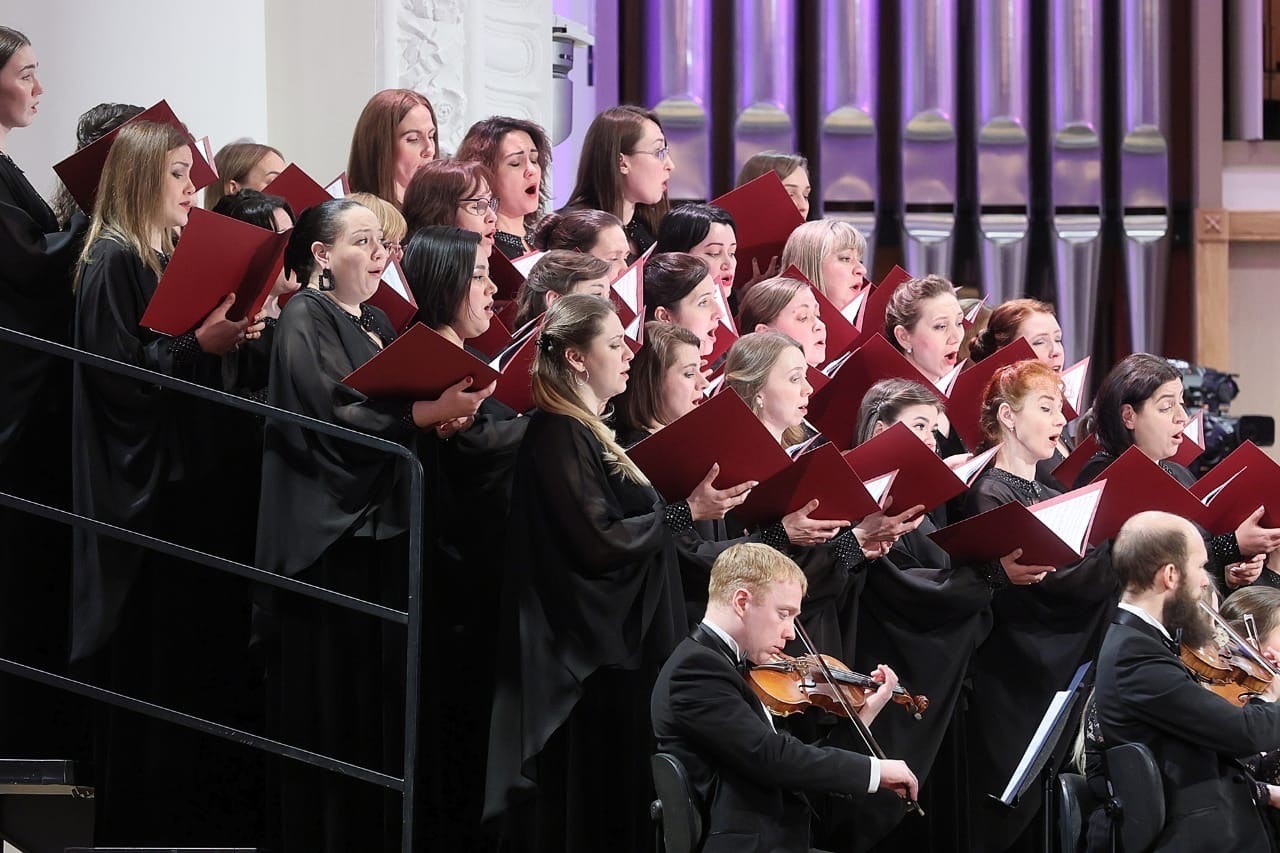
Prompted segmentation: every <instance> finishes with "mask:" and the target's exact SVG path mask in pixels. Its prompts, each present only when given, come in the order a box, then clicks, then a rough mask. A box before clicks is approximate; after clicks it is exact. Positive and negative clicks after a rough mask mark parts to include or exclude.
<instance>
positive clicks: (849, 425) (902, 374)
mask: <svg viewBox="0 0 1280 853" xmlns="http://www.w3.org/2000/svg"><path fill="white" fill-rule="evenodd" d="M893 378H896V379H910V380H912V381H913V382H919V383H920V384H921V385H923V386H925V387H926V388H933V383H932V382H930V381H929V380H928V379H927V378H926V377H925V375H924V374H923V373H921V372H920V371H919V370H918V369H916V366H915V365H914V364H912V363H911V362H910V361H908V360H907V357H906V356H904V355H903V354H902V353H900V352H898V351H897V350H896V349H894V348H893V345H892V344H890V343H889V342H888V341H886V340H885V339H884V336H883V335H872V336H871V337H870V338H868V339H867V341H866V343H864V344H863V345H862V346H860V347H858V349H856V350H854V351H853V353H852V354H851V355H850V356H849V358H848V359H846V360H845V362H844V364H842V365H841V366H840V369H839V370H837V371H836V372H835V375H834V376H832V377H831V379H830V381H829V382H826V383H825V384H824V385H823V387H822V388H820V389H817V390H815V391H814V393H813V397H811V398H810V399H809V421H810V423H812V424H813V425H814V426H815V427H817V428H818V429H819V430H821V432H822V434H823V435H825V436H826V437H827V438H829V439H831V442H832V443H833V444H835V445H836V447H837V448H838V449H840V450H848V449H849V448H850V447H852V446H853V430H854V428H855V427H856V426H857V422H858V409H859V407H861V406H862V398H863V397H864V396H866V393H867V391H868V390H869V389H870V388H871V386H872V385H874V384H876V383H877V382H879V381H880V380H881V379H893ZM811 384H812V383H811ZM938 396H939V398H941V396H942V395H941V394H939V395H938Z"/></svg>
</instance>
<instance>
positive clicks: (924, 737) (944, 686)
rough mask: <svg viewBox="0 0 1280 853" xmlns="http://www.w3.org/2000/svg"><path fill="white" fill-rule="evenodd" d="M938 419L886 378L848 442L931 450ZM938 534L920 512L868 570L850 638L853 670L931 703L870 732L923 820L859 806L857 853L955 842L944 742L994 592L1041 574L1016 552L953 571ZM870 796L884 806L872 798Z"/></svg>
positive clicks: (936, 408) (933, 403)
mask: <svg viewBox="0 0 1280 853" xmlns="http://www.w3.org/2000/svg"><path fill="white" fill-rule="evenodd" d="M941 413H942V402H941V400H940V399H939V398H938V396H937V394H936V393H935V392H933V391H932V390H930V389H928V388H926V387H925V386H923V385H920V384H919V383H916V382H912V381H910V380H905V379H884V380H881V381H880V382H877V383H876V384H875V385H873V386H871V388H870V389H868V391H867V394H866V396H865V397H864V398H863V401H862V406H861V407H860V409H859V412H858V421H857V428H856V430H855V434H854V441H855V443H856V444H862V443H863V442H865V441H867V440H869V439H871V438H872V437H873V436H875V435H878V434H879V433H881V432H883V431H884V430H886V429H888V428H889V427H891V426H893V425H894V424H896V423H898V422H902V423H904V424H905V425H906V426H907V427H908V428H910V429H911V430H912V431H913V432H915V433H916V434H917V435H918V436H919V437H920V440H921V441H923V442H924V443H925V444H926V445H927V446H928V447H929V448H930V449H931V450H933V451H934V452H936V451H937V443H936V439H935V433H934V427H935V425H936V423H937V419H938V416H939V414H941ZM937 529H938V528H937V526H936V524H935V521H934V519H933V517H932V516H931V515H930V514H926V515H925V516H924V517H923V518H922V519H921V523H920V526H919V527H918V528H916V529H915V530H911V531H908V532H906V533H904V534H903V535H902V537H901V538H900V539H898V541H897V542H895V543H894V545H893V547H892V548H891V549H890V551H889V553H888V554H887V555H886V556H885V558H884V559H882V560H879V561H878V562H877V563H876V564H875V565H873V566H872V567H870V569H869V570H868V571H867V572H866V576H867V582H866V587H865V589H863V591H862V597H861V600H860V602H859V610H860V611H861V618H860V620H859V623H858V632H857V642H856V646H855V649H854V653H853V657H852V659H851V660H850V661H849V663H851V664H852V665H853V666H854V668H855V669H857V670H858V671H860V672H870V671H871V670H870V669H869V668H872V667H875V666H876V665H877V664H878V663H880V662H881V661H885V662H888V663H889V664H890V665H891V666H892V667H893V668H894V671H895V672H897V673H899V677H900V679H901V682H902V685H903V687H904V688H906V689H909V690H910V691H911V692H912V693H913V694H924V695H925V696H927V697H928V698H929V708H928V710H927V711H925V713H924V714H923V715H922V719H919V720H917V719H915V718H913V717H912V716H911V715H910V714H907V713H903V712H902V711H901V710H900V709H890V710H889V712H888V713H886V714H885V715H884V716H882V717H880V718H879V719H878V722H877V728H876V737H877V738H878V739H879V741H880V743H881V745H882V746H883V747H884V748H885V750H886V751H887V752H889V753H890V754H892V755H900V756H902V758H903V760H904V761H906V762H907V764H908V765H909V766H910V767H911V769H912V770H913V771H914V772H915V774H916V778H917V779H919V780H920V786H921V787H920V791H921V802H922V803H923V802H924V798H925V797H926V796H927V797H928V803H927V804H926V805H925V818H924V819H923V820H920V819H917V818H915V817H911V816H908V817H907V818H906V819H905V820H903V819H902V818H903V810H902V809H901V808H900V807H899V808H892V807H891V806H893V805H895V804H893V803H892V802H891V801H887V800H886V801H884V802H877V803H875V804H874V806H873V807H870V808H867V807H864V808H861V809H858V810H857V822H856V831H855V835H856V842H855V845H854V849H860V850H865V849H867V848H869V847H870V846H871V845H873V844H875V843H876V842H879V841H881V840H882V839H883V838H884V837H885V836H886V835H888V834H889V832H890V830H894V832H893V834H892V836H891V840H890V841H888V842H886V846H887V847H896V848H897V849H903V848H902V845H903V844H905V845H906V847H907V848H921V849H928V848H930V847H932V849H947V848H948V847H950V846H953V845H954V844H955V843H956V842H955V841H954V839H955V838H956V837H957V836H958V835H959V833H960V832H962V830H961V829H960V826H961V824H962V822H963V816H962V814H961V813H960V811H959V809H957V808H956V799H957V798H956V796H955V788H956V785H957V784H958V781H959V780H958V778H957V777H958V770H959V769H960V764H959V760H958V758H957V756H956V754H955V753H956V751H958V750H959V748H960V746H961V744H960V740H961V739H960V738H957V737H954V736H953V737H951V738H950V749H948V748H947V746H946V741H945V740H944V738H945V737H946V736H947V735H948V734H949V728H951V727H952V724H953V721H954V720H956V719H957V714H958V712H959V710H960V708H961V705H962V701H961V697H962V693H963V687H964V681H965V679H966V677H967V675H968V670H969V662H970V660H971V658H972V656H973V654H974V652H975V651H976V649H977V647H978V645H979V644H980V643H981V642H982V640H983V639H984V638H985V637H986V634H987V631H988V630H989V629H990V627H991V614H990V606H991V598H992V593H993V591H994V590H995V589H997V588H999V587H1002V586H1005V585H1007V584H1008V583H1010V582H1012V583H1027V582H1028V580H1029V579H1030V578H1031V577H1034V576H1035V575H1038V574H1039V573H1040V572H1043V571H1045V567H1042V566H1026V565H1023V564H1021V563H1019V562H1018V561H1017V558H1018V556H1019V555H1018V552H1016V551H1015V552H1013V553H1011V554H1008V555H1006V556H1005V557H1004V558H1002V559H1001V560H1000V561H998V562H994V563H992V564H989V565H985V566H967V565H953V564H952V562H951V558H950V556H949V555H948V554H947V553H946V552H945V551H943V550H942V549H941V548H939V547H938V546H937V545H935V544H934V543H933V541H932V540H931V539H930V538H929V534H930V533H933V532H934V531H935V530H937ZM935 761H937V762H939V769H940V770H941V773H940V774H939V776H938V778H937V779H934V776H933V775H932V771H933V769H934V764H935ZM931 779H933V780H934V781H933V782H932V783H931V782H930V780H931ZM877 799H879V800H884V798H883V797H879V796H878V795H877ZM899 821H901V823H899ZM895 824H897V827H896V830H895ZM828 843H830V842H828ZM832 846H836V845H832Z"/></svg>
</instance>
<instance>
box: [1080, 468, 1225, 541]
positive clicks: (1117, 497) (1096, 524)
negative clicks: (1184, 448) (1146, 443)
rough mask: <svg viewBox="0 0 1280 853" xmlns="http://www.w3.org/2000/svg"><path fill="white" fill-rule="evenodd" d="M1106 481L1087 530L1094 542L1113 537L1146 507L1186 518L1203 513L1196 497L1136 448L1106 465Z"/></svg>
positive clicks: (1191, 518) (1198, 516) (1197, 517)
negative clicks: (1096, 509)
mask: <svg viewBox="0 0 1280 853" xmlns="http://www.w3.org/2000/svg"><path fill="white" fill-rule="evenodd" d="M1106 481H1107V488H1106V489H1105V490H1103V493H1102V500H1101V501H1099V502H1098V513H1097V516H1095V518H1094V520H1093V529H1092V530H1091V531H1090V533H1089V542H1090V543H1092V544H1094V545H1096V544H1098V543H1099V542H1104V541H1106V540H1107V539H1112V538H1114V537H1115V535H1116V534H1117V533H1119V532H1120V527H1121V526H1122V525H1123V524H1124V523H1125V522H1126V521H1128V520H1129V519H1130V518H1131V517H1133V516H1134V515H1136V514H1137V513H1140V512H1145V511H1147V510H1160V511H1161V512H1170V513H1173V514H1174V515H1178V516H1181V517H1182V518H1185V519H1187V520H1188V521H1199V519H1200V517H1201V516H1202V515H1203V514H1204V509H1205V507H1204V504H1202V503H1201V502H1200V499H1199V498H1197V497H1196V496H1195V495H1193V494H1191V492H1189V491H1187V489H1186V487H1184V486H1183V485H1182V484H1181V483H1179V482H1178V481H1177V480H1175V479H1174V478H1173V477H1172V476H1171V475H1170V474H1169V473H1168V472H1167V471H1165V470H1164V469H1163V468H1161V467H1160V466H1159V465H1157V464H1156V463H1155V462H1154V461H1153V460H1152V459H1151V457H1149V456H1147V455H1146V454H1145V453H1143V452H1142V451H1141V450H1139V449H1138V448H1136V447H1130V448H1129V449H1128V450H1126V451H1125V452H1124V453H1122V454H1120V458H1119V459H1117V460H1116V461H1115V462H1112V463H1111V464H1110V465H1108V466H1107V470H1106Z"/></svg>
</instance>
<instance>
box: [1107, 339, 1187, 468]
mask: <svg viewBox="0 0 1280 853" xmlns="http://www.w3.org/2000/svg"><path fill="white" fill-rule="evenodd" d="M1179 378H1181V377H1180V376H1179V374H1178V371H1176V370H1174V369H1173V366H1172V365H1170V364H1169V362H1168V361H1166V360H1165V359H1163V358H1160V357H1159V356H1156V355H1151V354H1149V353H1145V352H1135V353H1133V354H1132V355H1128V356H1125V357H1124V359H1122V360H1121V362H1120V363H1119V364H1117V365H1116V366H1115V367H1113V368H1111V372H1110V373H1108V374H1107V377H1106V378H1105V379H1103V380H1102V386H1101V387H1100V388H1099V389H1098V396H1097V397H1095V398H1094V400H1093V423H1094V430H1095V432H1096V434H1097V437H1098V443H1099V444H1101V445H1102V449H1103V450H1105V451H1106V452H1107V453H1110V454H1111V455H1112V456H1119V455H1120V454H1121V453H1124V452H1125V451H1126V450H1128V449H1129V448H1130V447H1132V446H1133V432H1132V431H1131V430H1130V429H1129V428H1128V427H1126V426H1125V425H1124V416H1123V415H1122V414H1121V411H1120V410H1121V409H1123V408H1124V405H1125V404H1126V403H1128V404H1129V405H1130V406H1132V407H1133V408H1134V409H1135V410H1137V409H1141V408H1142V407H1143V405H1144V404H1146V402H1147V401H1148V400H1150V399H1151V395H1152V394H1154V393H1156V391H1157V390H1158V389H1159V388H1160V386H1161V385H1163V384H1164V383H1166V382H1172V381H1173V380H1174V379H1179Z"/></svg>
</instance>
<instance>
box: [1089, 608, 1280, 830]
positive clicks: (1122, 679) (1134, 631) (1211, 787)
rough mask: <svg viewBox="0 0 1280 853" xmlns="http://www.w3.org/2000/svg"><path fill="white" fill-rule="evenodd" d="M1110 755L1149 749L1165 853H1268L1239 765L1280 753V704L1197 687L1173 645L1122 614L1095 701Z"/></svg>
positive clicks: (1102, 660) (1104, 656) (1108, 643)
mask: <svg viewBox="0 0 1280 853" xmlns="http://www.w3.org/2000/svg"><path fill="white" fill-rule="evenodd" d="M1094 696H1095V700H1096V702H1097V707H1098V721H1099V723H1100V724H1101V727H1102V735H1103V738H1104V739H1105V741H1106V743H1107V746H1108V747H1112V746H1119V745H1121V744H1125V743H1141V744H1145V745H1146V746H1147V747H1148V748H1149V749H1150V750H1151V752H1152V754H1153V755H1154V756H1155V760H1156V765H1157V766H1158V767H1159V768H1160V773H1161V776H1162V777H1163V779H1164V798H1165V809H1166V812H1165V814H1166V818H1165V821H1166V822H1165V828H1164V831H1163V832H1162V833H1161V834H1160V837H1159V838H1158V840H1157V841H1156V845H1155V847H1154V848H1153V849H1154V850H1158V851H1169V853H1173V851H1187V853H1191V851H1204V850H1212V851H1214V853H1234V851H1259V853H1262V851H1268V850H1270V849H1271V845H1270V843H1269V841H1268V833H1267V830H1266V828H1265V826H1264V825H1263V820H1262V816H1261V814H1260V813H1259V810H1258V807H1257V806H1256V805H1255V804H1254V802H1253V795H1252V783H1251V782H1250V780H1249V778H1248V777H1247V776H1246V775H1245V773H1244V771H1243V770H1242V769H1241V767H1240V766H1239V765H1238V764H1237V762H1236V761H1235V759H1239V758H1242V757H1244V756H1247V755H1251V754H1254V753H1258V752H1262V751H1264V750H1268V751H1269V750H1274V749H1277V748H1280V704H1271V703H1267V702H1260V701H1255V702H1251V703H1249V704H1248V705H1247V706H1245V707H1244V708H1238V707H1236V706H1235V705H1233V704H1231V703H1230V702H1228V701H1227V700H1226V699H1223V698H1222V697H1220V696H1217V695H1215V694H1213V693H1210V692H1209V691H1208V690H1206V689H1204V688H1203V687H1202V686H1200V685H1199V684H1197V683H1196V682H1195V680H1194V678H1193V677H1192V675H1191V673H1190V672H1189V671H1188V670H1187V669H1186V668H1185V667H1184V666H1183V665H1182V663H1181V662H1180V661H1179V660H1178V657H1177V653H1176V652H1175V651H1174V650H1173V648H1172V644H1170V643H1169V642H1168V641H1167V640H1165V638H1164V636H1163V635H1162V634H1161V633H1160V632H1159V631H1158V630H1156V628H1155V627H1154V626H1152V625H1149V624H1147V623H1145V622H1142V621H1141V620H1140V619H1138V618H1137V617H1136V616H1134V615H1132V614H1129V613H1126V612H1124V611H1121V612H1120V614H1119V615H1118V616H1117V619H1116V624H1113V625H1112V626H1111V630H1110V631H1108V632H1107V637H1106V640H1105V641H1104V642H1103V644H1102V652H1101V653H1100V655H1099V657H1098V680H1097V685H1096V687H1095V692H1094Z"/></svg>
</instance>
